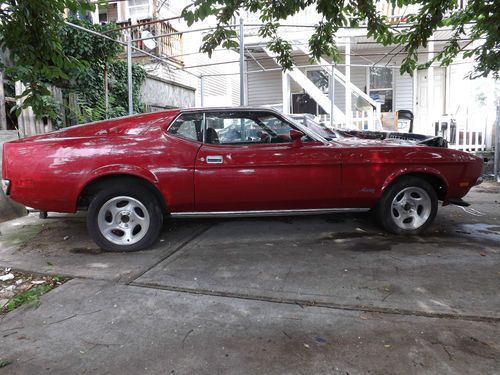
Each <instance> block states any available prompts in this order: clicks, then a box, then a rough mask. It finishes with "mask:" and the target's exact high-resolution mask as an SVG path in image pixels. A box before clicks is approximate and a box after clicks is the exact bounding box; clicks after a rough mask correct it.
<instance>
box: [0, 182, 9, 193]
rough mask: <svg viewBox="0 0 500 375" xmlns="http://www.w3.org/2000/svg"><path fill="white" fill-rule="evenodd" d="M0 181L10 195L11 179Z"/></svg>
mask: <svg viewBox="0 0 500 375" xmlns="http://www.w3.org/2000/svg"><path fill="white" fill-rule="evenodd" d="M0 183H1V185H2V190H3V192H4V194H5V195H9V193H10V180H3V179H2V180H0Z"/></svg>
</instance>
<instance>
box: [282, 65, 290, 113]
mask: <svg viewBox="0 0 500 375" xmlns="http://www.w3.org/2000/svg"><path fill="white" fill-rule="evenodd" d="M281 87H282V91H283V94H282V95H283V113H284V114H289V113H290V76H289V75H288V72H283V73H281Z"/></svg>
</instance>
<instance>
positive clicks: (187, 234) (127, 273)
mask: <svg viewBox="0 0 500 375" xmlns="http://www.w3.org/2000/svg"><path fill="white" fill-rule="evenodd" d="M208 225H209V224H207V223H206V222H203V221H178V222H171V223H170V222H169V223H167V224H166V225H165V228H164V230H163V233H162V235H161V237H160V238H161V239H160V240H159V242H157V243H156V245H155V246H154V247H153V248H152V249H149V250H146V251H139V252H134V253H108V252H103V251H102V250H101V249H99V248H98V247H97V245H95V243H94V242H92V240H91V239H90V237H89V235H88V233H87V227H86V224H85V215H84V214H79V215H56V214H52V213H51V214H50V216H49V218H48V219H46V220H40V219H38V215H37V214H31V215H29V216H27V217H24V218H19V219H16V220H12V221H8V222H5V223H2V224H0V267H12V268H15V269H19V270H24V271H30V272H38V273H50V274H60V275H64V276H71V277H85V278H93V279H106V280H115V281H122V282H128V281H130V280H132V279H134V278H136V277H137V276H139V275H140V274H142V273H143V272H145V271H146V270H148V269H149V268H151V267H152V266H154V265H155V264H157V263H158V262H160V261H161V260H163V259H165V258H166V257H168V256H169V255H170V254H172V253H173V252H175V251H176V250H177V249H178V248H179V247H180V246H182V245H183V244H184V243H186V242H187V241H189V240H190V239H192V238H193V237H196V235H198V234H199V233H201V232H202V231H203V230H205V229H206V228H207V227H208Z"/></svg>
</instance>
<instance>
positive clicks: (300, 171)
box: [2, 108, 483, 251]
mask: <svg viewBox="0 0 500 375" xmlns="http://www.w3.org/2000/svg"><path fill="white" fill-rule="evenodd" d="M482 165H483V161H482V159H480V158H478V157H476V156H474V155H472V154H469V153H466V152H461V151H457V150H452V149H449V148H447V147H446V144H442V143H439V142H425V141H424V142H409V141H404V140H395V139H384V140H381V139H370V138H368V139H367V138H365V139H363V138H362V137H356V136H354V137H353V136H346V137H341V136H336V137H335V136H333V137H326V136H324V134H323V135H322V134H321V132H316V131H314V129H311V128H309V127H307V126H303V125H301V124H299V123H297V122H294V120H293V119H291V118H289V117H287V116H285V115H283V114H280V113H278V112H276V111H273V110H268V109H262V108H253V109H252V108H215V109H212V108H211V109H188V110H179V109H176V110H170V111H164V112H154V113H147V114H139V115H133V116H127V117H123V118H118V119H113V120H106V121H99V122H95V123H91V124H86V125H80V126H73V127H69V128H65V129H62V130H59V131H55V132H52V133H47V134H43V135H38V136H34V137H29V138H24V139H20V140H16V141H13V142H9V143H6V144H5V145H4V150H3V171H2V186H3V188H4V190H5V193H6V194H7V195H8V196H9V197H10V198H12V199H13V200H15V201H17V202H19V203H22V204H24V205H26V206H29V207H32V208H35V209H38V210H40V211H42V212H47V211H50V212H68V213H72V212H76V211H77V210H86V211H88V212H87V226H88V230H89V234H90V235H91V236H92V238H93V239H94V241H95V242H96V243H97V244H98V245H99V246H100V247H102V248H103V249H106V250H109V251H134V250H140V249H145V248H148V247H150V246H152V245H153V244H154V242H155V241H156V240H157V238H158V236H159V233H160V231H161V229H162V225H163V221H164V218H165V217H168V216H172V217H175V216H191V217H201V216H215V215H226V216H231V215H235V216H238V215H269V214H274V215H286V214H318V213H327V212H335V211H359V210H373V212H374V215H375V216H376V218H377V221H378V222H379V223H380V225H381V226H382V227H384V228H385V229H386V230H387V231H390V232H393V233H396V234H402V235H415V234H419V233H421V232H422V231H424V230H425V229H426V228H428V227H429V226H430V225H431V223H432V221H433V219H434V217H435V216H436V213H437V208H438V202H439V201H442V202H443V204H449V203H456V204H465V202H464V201H463V200H462V197H464V196H465V195H466V194H467V193H468V191H469V190H470V188H471V187H472V186H474V185H475V184H476V183H477V182H478V180H479V178H480V175H481V171H482Z"/></svg>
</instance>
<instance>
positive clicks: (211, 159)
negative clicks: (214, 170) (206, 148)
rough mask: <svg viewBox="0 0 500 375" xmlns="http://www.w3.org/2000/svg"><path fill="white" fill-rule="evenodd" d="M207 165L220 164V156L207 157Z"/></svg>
mask: <svg viewBox="0 0 500 375" xmlns="http://www.w3.org/2000/svg"><path fill="white" fill-rule="evenodd" d="M207 164H222V156H220V155H211V156H207Z"/></svg>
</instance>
